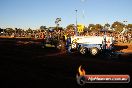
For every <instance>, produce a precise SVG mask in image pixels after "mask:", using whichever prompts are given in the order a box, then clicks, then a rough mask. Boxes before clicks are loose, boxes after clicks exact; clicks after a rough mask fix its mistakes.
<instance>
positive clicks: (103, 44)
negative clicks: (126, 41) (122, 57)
mask: <svg viewBox="0 0 132 88" xmlns="http://www.w3.org/2000/svg"><path fill="white" fill-rule="evenodd" d="M69 39H70V42H69V47H68V51H69V52H72V51H79V52H80V53H81V54H87V53H88V52H90V54H91V55H93V56H96V55H97V54H99V52H101V51H103V50H112V45H113V43H114V38H113V37H107V36H71V37H70V38H69Z"/></svg>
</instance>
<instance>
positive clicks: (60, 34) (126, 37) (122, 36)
mask: <svg viewBox="0 0 132 88" xmlns="http://www.w3.org/2000/svg"><path fill="white" fill-rule="evenodd" d="M74 35H75V32H74V31H65V30H58V31H56V30H54V31H46V30H45V31H43V32H42V31H37V32H35V33H34V32H33V33H21V34H18V33H16V34H15V33H12V34H11V35H8V34H6V35H4V36H10V37H25V38H26V37H28V38H35V39H46V40H47V41H48V40H60V39H66V38H67V37H68V36H74ZM78 35H79V36H103V35H104V32H101V31H98V32H93V31H92V32H88V31H87V32H82V33H78ZM106 35H107V36H111V37H114V38H115V40H116V41H117V42H122V43H132V31H129V32H125V33H120V32H109V31H108V32H106ZM1 36H3V35H2V34H1Z"/></svg>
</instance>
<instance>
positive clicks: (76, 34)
mask: <svg viewBox="0 0 132 88" xmlns="http://www.w3.org/2000/svg"><path fill="white" fill-rule="evenodd" d="M75 11H76V29H75V34H76V36H77V35H78V33H77V10H75Z"/></svg>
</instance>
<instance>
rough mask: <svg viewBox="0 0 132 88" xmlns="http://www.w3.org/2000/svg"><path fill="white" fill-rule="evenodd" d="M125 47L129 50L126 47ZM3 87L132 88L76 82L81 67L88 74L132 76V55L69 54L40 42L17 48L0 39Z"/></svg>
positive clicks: (130, 84) (0, 76)
mask: <svg viewBox="0 0 132 88" xmlns="http://www.w3.org/2000/svg"><path fill="white" fill-rule="evenodd" d="M124 48H127V47H126V46H124ZM0 65H1V66H0V80H1V85H0V88H101V87H104V88H131V86H132V82H131V81H130V83H124V84H123V83H117V84H116V83H115V84H111V83H110V84H107V83H106V84H105V83H101V84H86V85H85V86H80V85H78V84H77V82H76V74H77V73H78V68H79V66H80V65H82V68H83V69H85V71H86V74H128V75H130V77H132V70H131V68H132V55H131V54H129V55H121V56H120V57H118V56H117V57H116V58H114V57H113V58H108V57H106V56H98V57H92V56H90V55H86V56H83V55H80V54H78V53H73V54H68V53H66V52H65V51H59V50H57V49H55V48H42V47H41V46H40V44H39V43H26V44H21V45H17V44H16V40H12V41H11V40H6V41H3V40H0Z"/></svg>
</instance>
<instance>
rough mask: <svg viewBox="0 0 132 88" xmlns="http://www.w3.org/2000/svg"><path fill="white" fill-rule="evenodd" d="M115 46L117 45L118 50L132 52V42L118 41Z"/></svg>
mask: <svg viewBox="0 0 132 88" xmlns="http://www.w3.org/2000/svg"><path fill="white" fill-rule="evenodd" d="M115 46H116V47H117V50H116V51H119V52H124V53H132V43H117V44H115Z"/></svg>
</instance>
